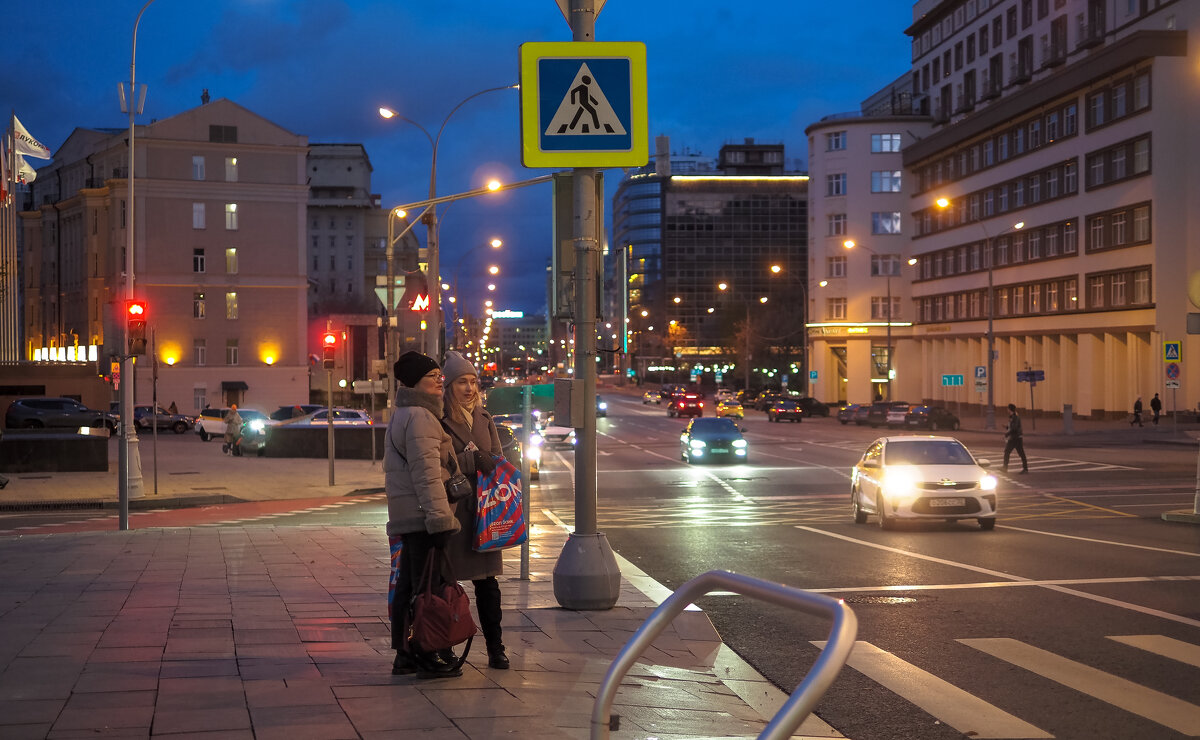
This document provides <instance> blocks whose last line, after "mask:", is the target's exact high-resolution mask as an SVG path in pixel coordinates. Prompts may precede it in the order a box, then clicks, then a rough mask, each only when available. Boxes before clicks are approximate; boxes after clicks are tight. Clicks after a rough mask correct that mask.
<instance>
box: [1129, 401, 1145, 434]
mask: <svg viewBox="0 0 1200 740" xmlns="http://www.w3.org/2000/svg"><path fill="white" fill-rule="evenodd" d="M1134 424H1137V425H1138V426H1139V427H1144V426H1146V425H1145V424H1143V423H1142V397H1141V396H1138V397H1137V400H1136V401H1134V402H1133V421H1131V422H1129V426H1133V425H1134Z"/></svg>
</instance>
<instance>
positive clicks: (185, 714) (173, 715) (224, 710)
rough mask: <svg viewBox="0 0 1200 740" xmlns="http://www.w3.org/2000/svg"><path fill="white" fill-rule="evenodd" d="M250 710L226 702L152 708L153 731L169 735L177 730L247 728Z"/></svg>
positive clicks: (211, 730) (220, 730)
mask: <svg viewBox="0 0 1200 740" xmlns="http://www.w3.org/2000/svg"><path fill="white" fill-rule="evenodd" d="M250 727H251V725H250V712H249V711H248V710H247V709H246V707H244V706H229V705H228V704H225V705H222V706H215V707H205V708H202V709H187V708H171V709H167V708H163V707H161V706H159V707H156V708H155V710H154V732H155V734H156V735H159V734H163V735H169V734H170V733H179V732H226V731H229V730H249V729H250Z"/></svg>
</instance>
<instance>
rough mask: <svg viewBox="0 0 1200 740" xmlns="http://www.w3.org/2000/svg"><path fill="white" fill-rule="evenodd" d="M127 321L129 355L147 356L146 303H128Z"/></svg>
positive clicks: (126, 309)
mask: <svg viewBox="0 0 1200 740" xmlns="http://www.w3.org/2000/svg"><path fill="white" fill-rule="evenodd" d="M125 320H126V322H127V323H128V327H129V354H131V355H144V354H146V302H145V301H138V300H133V301H126V303H125Z"/></svg>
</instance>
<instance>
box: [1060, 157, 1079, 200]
mask: <svg viewBox="0 0 1200 740" xmlns="http://www.w3.org/2000/svg"><path fill="white" fill-rule="evenodd" d="M1078 189H1079V165H1077V164H1075V163H1074V162H1067V163H1066V164H1065V165H1063V193H1064V194H1065V195H1070V194H1072V193H1074V192H1075V191H1076V190H1078Z"/></svg>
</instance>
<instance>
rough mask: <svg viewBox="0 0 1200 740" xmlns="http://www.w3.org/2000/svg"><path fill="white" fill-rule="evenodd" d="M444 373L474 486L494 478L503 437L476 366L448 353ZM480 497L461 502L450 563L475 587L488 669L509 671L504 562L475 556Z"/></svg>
mask: <svg viewBox="0 0 1200 740" xmlns="http://www.w3.org/2000/svg"><path fill="white" fill-rule="evenodd" d="M444 365H445V367H444V368H443V370H442V372H443V373H444V374H445V376H446V380H445V384H446V392H445V394H444V395H443V402H444V403H445V416H443V417H442V425H443V426H444V427H445V428H446V431H447V432H449V433H450V441H451V443H452V444H453V445H454V452H455V453H456V456H457V460H458V467H459V469H460V470H461V471H462V472H463V474H464V475H466V476H467V478H469V479H470V480H472V481H475V480H476V478H475V473H476V471H477V470H482V471H483V472H484V473H487V472H490V470H491V467H490V466H491V463H492V459H493V457H492V456H493V455H500V454H502V452H501V447H500V435H499V434H497V433H496V424H495V423H494V422H493V421H492V416H491V414H489V413H488V412H487V411H486V410H485V409H484V408H483V397H482V396H481V395H480V394H479V373H478V372H477V371H476V370H475V366H474V365H472V364H471V362H470V361H469V360H468V359H467V358H465V357H463V356H462V355H461V354H459V353H458V352H447V353H446V360H445V363H444ZM475 500H476V499H475V497H474V496H468V497H466V498H465V499H463V500H461V501H459V502H458V505H457V508H456V509H455V512H454V515H455V516H456V517H457V518H458V521H459V523H460V524H461V525H462V529H461V530H460V531H459V533H458V534H456V535H454V536H453V537H452V538H451V539H450V546H449V550H448V552H449V554H450V562H451V563H453V564H454V574H455V575H456V576H457V577H459V578H461V579H463V580H464V581H465V580H469V581H471V582H472V583H473V584H475V607H476V608H477V609H478V611H479V628H480V629H481V630H482V631H483V637H484V639H485V640H486V641H487V653H488V665H489V666H490V667H492V668H500V669H504V668H508V666H509V662H508V655H507V654H506V653H505V652H504V641H503V639H502V638H503V635H502V632H501V629H500V618H501V611H500V583H499V582H498V581H497V580H496V576H498V575H502V574H503V573H504V559H503V556H502V555H501V554H500V553H499V552H476V551H475V549H474V547H473V543H474V538H475Z"/></svg>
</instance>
